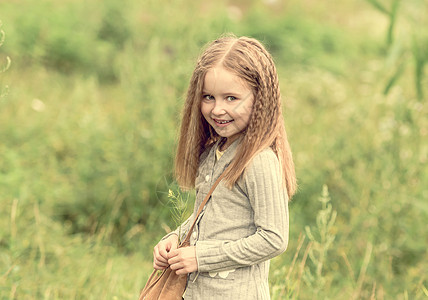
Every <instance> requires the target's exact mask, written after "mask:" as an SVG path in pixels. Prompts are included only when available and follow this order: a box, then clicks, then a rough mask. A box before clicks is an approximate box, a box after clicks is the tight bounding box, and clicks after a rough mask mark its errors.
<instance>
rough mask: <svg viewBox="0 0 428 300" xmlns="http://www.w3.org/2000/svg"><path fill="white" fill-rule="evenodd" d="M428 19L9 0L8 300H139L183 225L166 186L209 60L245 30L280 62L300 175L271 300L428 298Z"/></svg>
mask: <svg viewBox="0 0 428 300" xmlns="http://www.w3.org/2000/svg"><path fill="white" fill-rule="evenodd" d="M427 12H428V2H427V1H426V0H406V1H404V0H401V1H400V0H365V1H364V0H345V1H340V0H330V1H316V0H304V1H299V0H288V1H286V0H269V1H268V0H265V1H261V0H260V1H255V0H252V1H251V0H250V1H244V0H235V1H232V0H230V1H225V0H224V1H191V0H175V1H173V0H165V1H159V0H157V1H155V0H140V1H137V0H123V1H114V0H105V1H101V0H93V1H83V0H74V1H72V0H63V1H52V0H51V1H48V0H37V1H35V0H14V1H1V2H0V20H1V21H2V27H1V28H0V29H1V30H2V34H1V36H0V44H2V40H3V39H4V43H3V44H2V45H1V47H0V93H1V96H0V97H1V98H0V157H1V159H0V298H1V299H136V298H137V297H138V292H139V290H140V288H141V287H142V286H143V285H144V283H145V280H146V278H147V276H148V274H149V272H150V271H151V264H152V262H151V259H152V247H153V246H154V245H155V244H156V242H157V240H158V239H159V238H160V237H161V236H163V235H164V234H165V233H166V232H168V231H169V230H170V229H171V228H173V227H174V226H175V224H174V221H173V220H172V218H171V210H170V206H169V205H168V204H167V203H168V199H167V192H168V188H169V187H170V183H171V182H172V177H171V176H172V175H171V174H172V166H173V157H174V149H175V145H176V140H177V129H178V126H179V122H180V113H181V108H182V106H183V102H184V97H185V92H186V88H187V84H188V81H189V79H190V76H191V72H192V70H193V67H194V64H195V61H196V58H197V57H198V54H199V53H200V49H201V47H202V46H203V45H204V44H206V43H207V42H209V41H210V40H212V39H215V38H216V37H218V36H219V35H221V34H222V33H225V32H233V33H235V34H236V35H248V36H251V37H255V38H257V39H259V40H261V41H262V42H263V43H264V44H265V45H266V47H267V48H268V49H269V51H270V52H271V53H272V55H273V56H274V58H275V61H276V64H277V68H278V72H279V75H280V81H281V88H282V93H283V98H284V111H285V121H286V127H287V130H288V134H289V139H290V143H291V145H292V148H293V152H294V158H295V163H296V170H297V176H298V180H299V192H298V194H297V195H296V196H295V197H294V199H293V201H292V202H291V203H290V243H289V248H288V250H287V251H286V252H285V253H284V254H282V255H281V256H279V257H277V258H275V259H274V260H273V261H272V268H271V274H270V284H271V294H272V299H426V298H427V297H428V290H427V289H428V282H427V270H428V255H427V246H428V226H427V219H428V203H427V200H428V190H427V186H428V184H427V183H428V170H427V162H428V144H427V142H426V141H427V136H428V119H427V116H428V114H427V112H428V109H427V106H426V102H427V95H428V88H427V87H428V76H427V74H426V70H427V67H426V65H427V62H428V17H427ZM8 57H10V59H11V60H12V64H11V65H10V67H9V68H7V66H8ZM6 69H7V70H6ZM2 71H4V72H2ZM191 206H192V205H191V204H189V208H190V207H191Z"/></svg>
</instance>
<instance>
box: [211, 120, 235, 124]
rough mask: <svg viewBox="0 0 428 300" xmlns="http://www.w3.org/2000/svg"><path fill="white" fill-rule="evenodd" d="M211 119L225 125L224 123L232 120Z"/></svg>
mask: <svg viewBox="0 0 428 300" xmlns="http://www.w3.org/2000/svg"><path fill="white" fill-rule="evenodd" d="M213 120H214V122H216V124H218V125H226V124H229V123H231V122H233V120H219V119H213Z"/></svg>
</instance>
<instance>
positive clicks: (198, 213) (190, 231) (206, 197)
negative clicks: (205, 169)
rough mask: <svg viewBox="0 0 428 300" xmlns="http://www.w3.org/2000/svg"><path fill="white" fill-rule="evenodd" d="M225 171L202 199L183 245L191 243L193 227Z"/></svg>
mask: <svg viewBox="0 0 428 300" xmlns="http://www.w3.org/2000/svg"><path fill="white" fill-rule="evenodd" d="M224 175H225V173H224V172H223V173H222V174H221V175H220V176H219V178H218V179H217V180H216V182H214V184H213V186H212V187H211V189H210V191H209V192H208V194H207V195H206V196H205V198H204V201H202V203H201V205H199V208H198V211H197V213H196V216H195V219H194V220H193V223H192V226H190V228H189V231H188V232H187V235H186V238H185V239H184V241H183V242H182V243H181V245H183V246H187V245H189V244H190V236H191V234H192V232H193V228H194V227H195V224H196V221H197V220H198V217H199V215H200V214H201V212H202V210H203V209H204V206H205V204H207V202H208V200H209V199H210V197H211V194H212V193H213V192H214V190H215V188H216V187H217V185H218V184H219V183H220V181H221V180H222V179H223V177H224Z"/></svg>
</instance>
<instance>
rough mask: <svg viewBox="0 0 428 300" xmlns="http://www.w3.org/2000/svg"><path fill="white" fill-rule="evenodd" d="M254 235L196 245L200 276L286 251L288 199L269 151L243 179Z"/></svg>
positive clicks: (273, 157)
mask: <svg viewBox="0 0 428 300" xmlns="http://www.w3.org/2000/svg"><path fill="white" fill-rule="evenodd" d="M243 180H244V186H245V188H246V190H247V196H248V200H249V204H250V205H251V208H252V210H253V211H254V225H255V227H256V232H255V233H254V234H252V235H250V236H248V237H245V238H242V239H239V240H236V241H230V242H226V241H225V242H220V243H217V244H213V243H212V242H210V241H198V243H197V244H196V256H197V262H198V270H199V271H200V272H209V271H223V270H228V269H233V268H239V267H244V266H249V265H253V264H257V263H260V262H262V261H265V260H268V259H271V258H273V257H275V256H277V255H279V254H281V253H282V252H284V251H285V249H286V248H287V244H288V196H287V191H286V189H285V187H284V185H283V183H282V175H281V171H280V165H279V161H278V159H277V157H276V155H275V153H274V152H273V151H272V150H271V149H267V150H265V151H263V152H261V153H260V154H258V155H257V156H256V157H254V159H253V160H252V162H251V163H250V165H249V166H248V167H247V170H246V172H245V174H244V176H243Z"/></svg>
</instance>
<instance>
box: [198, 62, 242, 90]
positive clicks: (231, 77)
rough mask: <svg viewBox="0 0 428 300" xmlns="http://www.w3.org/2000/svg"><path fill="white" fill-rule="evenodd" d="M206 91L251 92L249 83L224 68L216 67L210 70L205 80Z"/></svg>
mask: <svg viewBox="0 0 428 300" xmlns="http://www.w3.org/2000/svg"><path fill="white" fill-rule="evenodd" d="M204 89H208V90H216V89H217V90H218V89H221V90H222V89H226V90H227V89H234V90H237V91H247V90H249V89H250V88H249V86H248V83H247V82H246V81H245V80H244V79H242V78H241V77H239V76H238V75H237V74H236V73H235V72H232V71H230V70H228V69H226V68H224V67H223V66H216V67H213V68H210V69H208V71H207V72H206V74H205V78H204Z"/></svg>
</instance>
